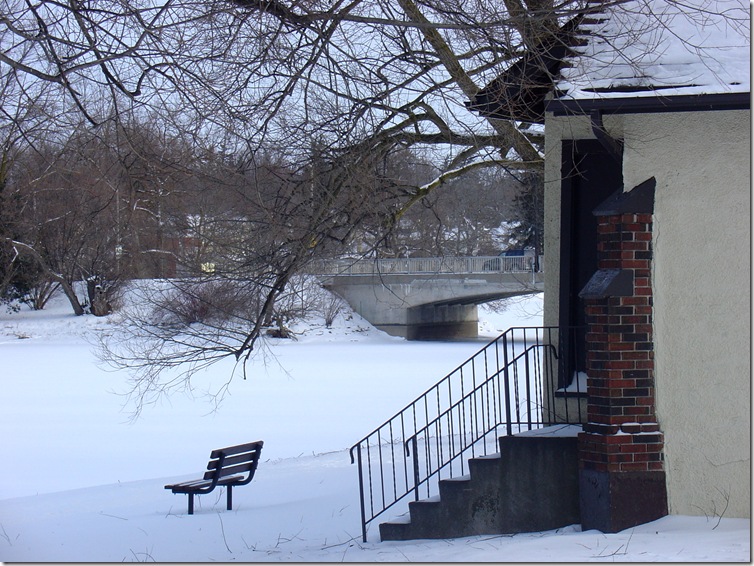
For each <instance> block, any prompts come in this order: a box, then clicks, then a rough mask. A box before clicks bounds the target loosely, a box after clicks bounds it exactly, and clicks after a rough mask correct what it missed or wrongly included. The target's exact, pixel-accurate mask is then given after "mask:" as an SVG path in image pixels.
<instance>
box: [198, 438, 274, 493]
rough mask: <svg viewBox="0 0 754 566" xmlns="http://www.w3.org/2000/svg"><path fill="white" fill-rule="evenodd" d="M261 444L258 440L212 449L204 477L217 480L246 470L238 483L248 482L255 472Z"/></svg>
mask: <svg viewBox="0 0 754 566" xmlns="http://www.w3.org/2000/svg"><path fill="white" fill-rule="evenodd" d="M263 444H264V443H263V442H262V441H261V440H260V441H257V442H250V443H248V444H239V445H238V446H229V447H227V448H219V449H217V450H213V451H212V453H211V454H210V461H209V463H208V464H207V471H206V472H205V473H204V479H205V480H213V482H217V481H218V480H220V479H222V478H224V477H228V476H233V475H237V474H244V473H247V472H248V476H247V477H246V478H245V479H244V480H243V481H242V482H240V483H248V482H250V481H251V479H252V478H253V477H254V472H256V469H257V464H258V463H259V456H260V454H261V452H262V446H263ZM221 462H222V464H221ZM220 466H222V467H220Z"/></svg>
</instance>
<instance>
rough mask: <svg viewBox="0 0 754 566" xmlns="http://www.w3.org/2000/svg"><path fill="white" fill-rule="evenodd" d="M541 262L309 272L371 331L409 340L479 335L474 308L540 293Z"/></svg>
mask: <svg viewBox="0 0 754 566" xmlns="http://www.w3.org/2000/svg"><path fill="white" fill-rule="evenodd" d="M542 259H543V258H542V257H541V256H540V257H539V258H535V257H534V256H533V255H525V256H514V257H503V256H491V257H433V258H395V259H380V260H335V261H328V262H320V263H318V264H317V265H315V266H313V268H312V270H311V273H312V274H315V275H317V276H318V277H319V278H320V280H321V281H322V284H323V285H324V287H325V288H327V289H328V290H330V291H332V292H334V293H335V294H337V295H339V296H340V297H342V298H343V299H344V300H345V301H346V302H348V304H349V305H351V307H352V308H353V309H354V310H355V311H356V312H357V313H359V314H360V315H361V316H363V317H364V318H365V319H367V320H368V321H369V322H370V323H372V324H373V325H374V326H375V327H377V328H379V329H381V330H384V331H385V332H387V333H388V334H392V335H394V336H403V337H405V338H408V339H409V340H447V339H453V338H473V337H476V336H477V335H478V323H479V316H478V311H477V305H479V304H481V303H486V302H489V301H494V300H496V299H503V298H506V297H514V296H517V295H526V294H531V293H538V292H540V291H542V290H543V288H544V284H543V273H542V269H541V266H542V265H543V261H542Z"/></svg>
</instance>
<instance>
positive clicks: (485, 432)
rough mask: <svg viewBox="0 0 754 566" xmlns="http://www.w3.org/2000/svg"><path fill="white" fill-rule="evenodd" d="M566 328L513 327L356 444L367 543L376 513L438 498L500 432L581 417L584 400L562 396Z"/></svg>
mask: <svg viewBox="0 0 754 566" xmlns="http://www.w3.org/2000/svg"><path fill="white" fill-rule="evenodd" d="M566 334H568V335H569V336H568V337H567V338H568V340H564V338H566V337H565V336H563V335H562V333H561V332H558V329H557V328H555V327H536V328H533V327H527V328H524V327H517V328H511V329H509V330H507V331H506V332H504V333H503V334H502V335H500V336H499V337H498V338H496V339H495V340H493V341H492V342H490V343H489V344H487V345H486V346H484V347H483V348H482V349H481V350H480V351H479V352H477V353H476V354H474V355H473V356H472V357H471V358H469V359H468V360H466V361H465V362H464V363H463V364H461V365H460V366H459V367H458V368H456V369H455V370H454V371H453V372H451V373H449V374H448V375H447V376H445V378H443V379H442V380H441V381H440V382H438V383H437V384H436V385H434V386H433V387H431V388H430V389H429V390H427V391H426V392H425V393H424V394H423V395H421V396H419V397H418V398H417V399H416V400H414V401H413V402H412V403H410V404H408V405H407V406H406V407H405V408H404V409H403V410H402V411H400V412H398V413H397V414H396V415H395V416H393V417H392V418H390V419H388V420H387V421H385V423H383V424H382V425H381V426H380V427H378V428H377V429H375V430H374V431H373V432H372V433H370V434H369V435H367V436H366V437H364V438H363V439H362V440H361V441H359V442H358V443H356V444H355V445H354V446H353V447H352V448H351V451H350V454H351V463H354V462H356V463H358V468H359V495H360V499H361V522H362V538H363V540H364V541H365V542H366V540H367V526H368V524H369V523H370V522H371V521H373V520H374V519H375V518H376V517H377V516H379V515H381V514H382V513H384V512H385V511H387V510H388V509H389V508H391V507H393V506H394V505H395V504H397V503H398V502H400V501H403V500H404V499H406V498H407V497H408V496H409V495H410V494H412V493H413V496H414V499H416V500H418V499H419V497H420V496H421V495H422V494H423V493H426V497H431V496H432V492H433V490H434V491H436V489H437V482H438V481H439V480H440V479H441V478H444V477H457V476H458V475H463V474H465V473H466V472H465V468H466V465H465V460H466V459H467V458H469V457H470V458H473V457H476V456H484V455H488V454H491V453H497V452H498V447H497V439H498V437H499V436H504V435H512V434H515V433H517V432H520V431H521V430H531V429H533V428H539V427H542V426H547V425H550V424H554V423H579V422H581V416H582V415H581V406H580V404H578V403H577V404H576V410H575V411H574V410H572V409H571V407H570V405H569V403H568V402H563V403H559V404H556V402H555V398H556V390H557V388H558V387H557V381H556V380H557V379H558V375H559V374H562V373H563V371H564V367H563V362H564V361H565V360H566V358H565V357H564V356H561V355H559V354H558V352H559V345H560V344H567V343H571V342H572V340H571V339H570V335H571V334H572V332H570V331H569V332H567V333H566ZM566 349H569V348H566ZM560 351H562V348H560ZM558 367H560V370H559V371H558ZM565 370H567V367H566V368H565ZM577 387H578V386H577ZM577 393H579V392H578V391H577ZM574 412H575V414H573V413H574ZM569 413H571V414H569ZM420 456H423V457H420ZM420 489H421V492H422V493H420Z"/></svg>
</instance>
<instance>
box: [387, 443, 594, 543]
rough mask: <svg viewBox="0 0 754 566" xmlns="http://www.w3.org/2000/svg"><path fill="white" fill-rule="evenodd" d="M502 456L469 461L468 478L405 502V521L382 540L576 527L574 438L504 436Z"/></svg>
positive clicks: (448, 481) (394, 525) (444, 483)
mask: <svg viewBox="0 0 754 566" xmlns="http://www.w3.org/2000/svg"><path fill="white" fill-rule="evenodd" d="M499 446H500V452H499V454H496V455H493V456H486V457H480V458H472V459H471V460H469V462H468V465H469V468H468V469H469V474H468V475H466V476H461V477H458V478H453V479H444V480H440V482H439V491H440V494H439V496H437V497H433V498H430V499H426V500H420V501H412V502H410V503H409V517H410V518H408V520H405V519H404V520H401V519H398V520H395V521H391V522H386V523H381V524H380V538H381V539H382V540H383V541H386V540H413V539H422V538H431V539H437V538H454V537H465V536H472V535H481V534H503V533H522V532H535V531H543V530H550V529H555V528H558V527H564V526H567V525H571V524H574V523H580V522H581V519H580V513H579V488H578V462H577V445H576V437H574V436H569V437H559V436H504V437H501V438H500V439H499Z"/></svg>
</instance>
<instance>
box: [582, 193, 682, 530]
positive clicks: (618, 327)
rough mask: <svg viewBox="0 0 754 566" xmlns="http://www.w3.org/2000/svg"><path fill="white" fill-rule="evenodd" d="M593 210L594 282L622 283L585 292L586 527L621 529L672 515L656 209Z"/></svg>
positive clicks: (584, 507)
mask: <svg viewBox="0 0 754 566" xmlns="http://www.w3.org/2000/svg"><path fill="white" fill-rule="evenodd" d="M653 188H654V187H652V189H653ZM652 196H653V195H652ZM621 208H623V210H625V208H626V207H625V206H623V207H618V209H621ZM608 209H610V207H608ZM595 214H596V215H597V216H598V221H599V234H600V240H599V244H598V245H599V249H598V252H599V253H598V258H599V271H598V273H597V274H595V277H593V278H592V281H597V280H602V281H604V280H605V279H606V278H607V279H610V280H611V281H614V282H615V281H622V284H620V285H616V284H612V289H611V288H610V287H611V285H604V284H603V285H602V287H601V290H602V292H594V284H592V282H590V284H592V292H591V293H589V292H587V288H589V287H590V286H589V285H587V287H586V288H585V290H584V291H582V296H583V297H584V300H585V305H586V306H585V308H586V315H587V336H586V341H587V375H588V379H587V394H588V409H587V420H588V422H587V423H586V424H585V425H584V432H582V433H581V434H580V435H579V488H580V498H581V517H582V527H583V528H584V529H585V530H586V529H598V530H601V531H603V532H617V531H620V530H623V529H626V528H629V527H632V526H635V525H638V524H641V523H646V522H648V521H652V520H655V519H658V518H660V517H663V516H665V515H666V514H667V492H666V485H665V471H664V464H663V443H664V440H663V435H662V432H661V431H660V428H659V425H658V423H657V418H656V414H655V386H654V346H653V338H652V285H651V273H650V270H651V261H652V214H651V212H649V213H646V212H645V213H630V212H625V211H620V210H619V211H617V212H616V210H615V207H613V209H612V210H608V212H607V213H600V212H598V211H595Z"/></svg>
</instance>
